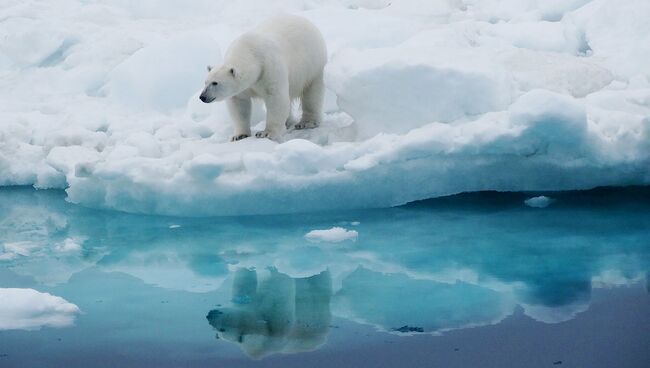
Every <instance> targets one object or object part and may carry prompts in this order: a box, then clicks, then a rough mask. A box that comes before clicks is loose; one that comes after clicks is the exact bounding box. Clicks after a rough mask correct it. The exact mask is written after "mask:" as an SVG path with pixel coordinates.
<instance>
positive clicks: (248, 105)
mask: <svg viewBox="0 0 650 368" xmlns="http://www.w3.org/2000/svg"><path fill="white" fill-rule="evenodd" d="M226 104H227V106H228V113H230V118H231V119H232V122H233V125H234V128H235V131H234V133H235V134H234V135H233V136H232V137H230V141H231V142H234V141H238V140H240V139H244V138H247V137H250V136H251V109H252V105H253V103H252V102H251V99H250V98H248V97H239V96H235V97H231V98H229V99H228V101H227V102H226Z"/></svg>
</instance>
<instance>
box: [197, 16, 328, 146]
mask: <svg viewBox="0 0 650 368" xmlns="http://www.w3.org/2000/svg"><path fill="white" fill-rule="evenodd" d="M326 62H327V49H326V46H325V41H324V40H323V36H322V35H321V33H320V32H319V31H318V29H317V28H316V26H314V25H313V24H312V23H311V22H309V21H308V20H306V19H304V18H301V17H297V16H293V15H281V16H276V17H273V18H271V19H269V20H267V21H266V22H264V23H262V24H260V25H259V26H258V27H257V28H255V29H254V30H252V31H250V32H247V33H244V34H243V35H241V36H240V37H239V38H237V39H236V40H235V41H234V42H233V43H232V44H231V45H230V47H229V48H228V51H227V52H226V56H225V58H224V63H223V64H222V65H221V66H220V67H218V68H213V69H211V70H210V71H209V73H208V77H207V79H206V82H205V89H204V90H203V93H201V100H202V101H204V102H212V101H221V100H224V99H227V104H228V110H229V112H230V115H231V117H232V120H233V123H234V128H235V129H234V136H233V137H232V140H239V139H242V138H245V137H248V136H250V135H251V129H250V117H251V105H252V103H251V99H252V98H260V99H262V100H264V103H265V105H266V128H265V130H264V131H261V132H258V133H257V134H256V136H257V137H269V138H271V139H278V138H279V137H280V136H281V135H282V134H283V133H284V132H285V130H286V125H287V122H288V121H289V118H290V113H291V101H292V100H294V99H300V102H301V107H302V117H301V119H300V122H299V123H298V124H296V126H295V128H296V129H304V128H313V127H316V126H318V124H319V123H320V121H321V115H322V108H323V96H324V85H323V68H324V67H325V64H326ZM214 83H217V84H216V85H214Z"/></svg>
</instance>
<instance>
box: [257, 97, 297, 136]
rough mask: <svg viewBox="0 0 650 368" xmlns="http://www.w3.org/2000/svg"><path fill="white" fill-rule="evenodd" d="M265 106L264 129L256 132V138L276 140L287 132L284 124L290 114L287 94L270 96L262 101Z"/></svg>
mask: <svg viewBox="0 0 650 368" xmlns="http://www.w3.org/2000/svg"><path fill="white" fill-rule="evenodd" d="M264 103H265V105H266V127H265V128H264V130H262V131H261V132H257V133H256V134H255V136H256V137H257V138H270V139H273V140H278V139H279V138H280V137H281V136H282V134H284V132H285V131H286V130H287V127H286V122H287V119H288V118H289V114H290V113H291V100H290V99H289V93H286V94H278V95H270V96H267V97H266V98H265V99H264Z"/></svg>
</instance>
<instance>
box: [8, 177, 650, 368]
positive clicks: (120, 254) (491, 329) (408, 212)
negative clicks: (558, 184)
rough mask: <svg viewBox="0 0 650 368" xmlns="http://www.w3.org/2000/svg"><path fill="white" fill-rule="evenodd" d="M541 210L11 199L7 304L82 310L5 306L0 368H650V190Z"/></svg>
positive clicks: (503, 199)
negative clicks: (201, 211) (59, 302)
mask: <svg viewBox="0 0 650 368" xmlns="http://www.w3.org/2000/svg"><path fill="white" fill-rule="evenodd" d="M536 194H537V193H536ZM536 194H534V195H536ZM532 195H533V194H523V193H502V194H499V193H478V194H466V195H460V196H454V197H448V198H441V199H436V200H429V201H424V202H419V203H415V204H411V205H408V206H404V207H399V208H392V209H384V210H368V211H352V212H351V211H348V212H331V213H319V214H300V215H291V216H256V217H232V218H199V219H192V218H170V217H154V216H137V215H129V214H123V213H116V212H106V211H96V210H91V209H85V208H82V207H79V206H75V205H72V204H69V203H67V202H65V199H64V198H65V193H63V192H60V191H35V190H33V189H30V188H2V189H0V288H21V289H35V290H37V291H39V292H42V293H49V294H51V295H54V296H58V297H61V298H63V299H65V300H66V301H67V302H69V303H73V304H74V305H76V306H78V308H79V309H80V313H71V312H69V311H68V312H66V311H62V310H57V309H56V308H53V309H52V308H50V309H43V308H45V307H39V306H40V304H39V302H38V301H37V300H30V301H28V302H27V304H25V307H24V308H25V309H29V310H30V312H28V313H26V315H25V316H21V318H22V319H21V320H20V321H18V322H17V320H16V319H17V318H16V317H15V313H16V311H15V308H16V307H15V306H16V305H17V303H18V301H16V300H14V299H13V298H7V297H6V295H7V294H0V295H5V297H4V298H3V299H0V367H240V366H241V367H248V366H254V367H257V366H259V367H558V366H559V367H650V295H649V289H650V286H649V281H648V278H649V276H648V275H649V274H650V273H649V271H650V188H626V189H616V190H614V189H598V190H593V191H588V192H564V193H551V194H547V195H549V196H551V197H553V198H554V202H553V203H552V204H551V205H550V206H549V207H547V208H530V207H527V206H525V205H524V203H523V201H524V200H525V199H526V198H528V197H530V196H532ZM357 222H358V223H357ZM333 226H340V227H343V228H346V229H348V230H354V231H357V232H358V237H357V239H356V241H352V240H347V241H343V242H340V243H328V242H320V243H315V242H311V241H308V240H307V239H306V238H305V234H306V233H308V232H309V231H311V230H314V229H329V228H331V227H333ZM0 290H2V289H0ZM1 297H2V296H0V298H1ZM10 299H11V300H10ZM10 307H13V308H14V309H13V312H9V310H10V309H11V308H10ZM21 308H22V307H21ZM38 308H41V309H38ZM10 313H14V314H10ZM3 314H4V315H3ZM61 318H63V319H64V320H65V318H68V322H66V323H60V325H56V326H55V323H52V322H51V320H52V319H55V320H57V321H60V320H61Z"/></svg>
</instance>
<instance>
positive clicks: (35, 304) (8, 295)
mask: <svg viewBox="0 0 650 368" xmlns="http://www.w3.org/2000/svg"><path fill="white" fill-rule="evenodd" d="M0 300H2V303H0V331H2V330H38V329H40V328H41V327H65V326H70V325H72V324H73V323H74V318H75V316H76V315H77V314H79V312H80V310H79V307H77V306H76V305H74V304H72V303H70V302H68V301H67V300H65V299H63V298H61V297H58V296H55V295H51V294H48V293H41V292H39V291H36V290H34V289H15V288H0Z"/></svg>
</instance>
